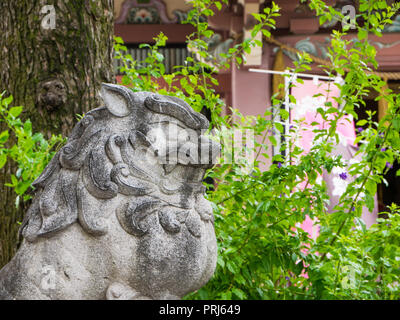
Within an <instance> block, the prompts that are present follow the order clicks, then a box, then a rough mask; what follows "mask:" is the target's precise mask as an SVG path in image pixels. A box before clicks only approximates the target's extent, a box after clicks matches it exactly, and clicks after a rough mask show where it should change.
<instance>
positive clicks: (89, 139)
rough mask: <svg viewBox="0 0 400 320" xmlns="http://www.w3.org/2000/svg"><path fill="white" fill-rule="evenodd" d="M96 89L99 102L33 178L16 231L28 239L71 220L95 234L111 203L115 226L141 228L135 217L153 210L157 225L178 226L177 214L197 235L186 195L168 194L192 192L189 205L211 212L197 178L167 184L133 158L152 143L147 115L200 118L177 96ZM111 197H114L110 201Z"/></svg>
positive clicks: (191, 122) (136, 231)
mask: <svg viewBox="0 0 400 320" xmlns="http://www.w3.org/2000/svg"><path fill="white" fill-rule="evenodd" d="M102 97H103V100H104V102H105V106H104V107H101V108H98V109H94V110H92V111H90V112H88V113H87V114H86V115H85V117H84V118H83V119H82V120H81V121H80V122H79V123H78V124H77V125H76V126H75V127H74V129H73V131H72V133H71V135H70V137H69V140H68V143H67V144H66V145H65V146H64V147H63V148H62V149H61V150H60V151H59V152H58V153H57V154H56V155H55V156H54V158H53V159H52V160H51V161H50V163H49V164H48V166H47V167H46V168H45V170H44V171H43V172H42V174H41V175H40V176H39V177H38V178H37V179H36V181H35V182H34V183H33V185H34V187H35V188H36V191H35V198H34V200H33V203H32V205H31V207H30V208H29V210H28V212H27V213H26V216H25V217H24V221H23V223H22V226H21V230H20V232H21V233H22V235H23V236H24V237H25V238H26V239H27V240H28V241H34V240H35V239H36V238H37V237H42V236H50V235H52V234H53V233H55V232H57V231H60V230H63V229H65V228H67V227H68V226H69V225H71V224H73V223H75V222H79V224H80V225H81V226H82V228H83V229H84V230H85V231H86V232H88V233H90V234H92V235H96V236H99V235H103V234H105V233H106V232H107V212H108V211H110V210H107V208H109V207H110V206H113V211H114V212H115V213H116V214H117V217H118V220H119V221H120V223H121V226H122V227H123V229H124V230H125V231H126V232H128V233H130V234H132V235H135V236H143V235H144V234H146V232H147V229H146V226H145V225H143V224H142V223H141V221H142V220H143V219H144V218H145V217H146V216H147V215H149V214H152V213H153V212H155V211H156V210H157V212H158V213H159V222H160V224H161V225H162V226H163V228H164V229H165V230H167V231H169V232H172V233H176V232H179V229H180V224H181V223H182V222H185V223H186V225H187V226H188V229H189V230H190V232H191V233H192V234H193V235H194V236H198V231H197V230H195V229H196V228H195V227H191V226H194V225H196V224H195V223H192V222H191V221H190V219H194V218H190V219H189V218H188V217H187V216H188V210H187V209H188V207H187V203H191V201H184V198H179V199H178V200H176V198H177V197H176V194H177V193H183V195H184V197H186V198H187V197H193V198H194V199H195V201H194V203H195V208H190V209H193V210H195V211H196V212H197V213H198V216H199V217H200V218H201V219H203V220H207V221H208V220H212V214H211V215H210V212H212V210H210V209H211V208H210V204H209V203H208V202H207V201H206V200H205V199H204V197H203V196H202V195H203V193H204V191H205V189H204V187H203V186H202V185H201V183H190V182H182V183H180V184H178V186H177V188H175V189H171V188H167V187H166V185H165V183H164V182H163V180H162V177H160V175H159V174H158V173H157V172H152V171H149V170H145V169H143V168H142V167H141V166H140V165H137V160H136V159H140V158H141V157H142V155H141V152H143V150H144V149H143V148H148V149H150V150H151V148H152V145H151V141H148V139H147V137H146V135H147V132H148V131H149V124H150V123H154V122H157V121H162V120H163V119H176V120H179V121H180V122H181V123H183V124H184V125H186V126H187V127H188V128H191V129H193V130H201V129H207V128H208V126H209V123H208V121H207V119H206V118H205V117H204V116H202V115H201V114H199V113H196V112H194V111H193V110H192V109H191V108H190V106H189V105H188V104H186V103H185V102H184V101H182V100H180V99H177V98H174V97H167V96H161V95H157V94H153V93H149V92H138V93H133V92H132V91H130V90H129V89H127V88H124V87H122V86H117V85H110V84H104V85H103V88H102ZM138 119H141V121H138ZM142 119H145V121H143V120H142ZM160 168H161V166H160ZM196 170H201V169H196ZM118 197H119V198H118ZM116 198H118V201H114V202H112V200H113V199H116ZM192 202H193V201H192ZM183 209H186V210H183ZM196 216H197V215H196Z"/></svg>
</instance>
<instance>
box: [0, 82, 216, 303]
mask: <svg viewBox="0 0 400 320" xmlns="http://www.w3.org/2000/svg"><path fill="white" fill-rule="evenodd" d="M101 96H102V98H103V100H104V102H105V106H104V107H100V108H97V109H94V110H92V111H90V112H88V113H87V114H85V116H84V117H83V119H81V121H80V122H79V123H78V124H77V125H76V126H75V128H74V129H73V131H72V133H71V135H70V137H69V139H68V143H67V144H66V145H65V146H64V147H63V148H62V149H61V150H60V151H59V152H58V153H57V154H56V155H55V156H54V158H53V159H52V160H51V162H50V163H49V164H48V166H47V167H46V168H45V170H44V171H43V172H42V174H41V175H40V176H39V177H38V178H37V179H36V181H35V182H34V184H33V185H34V187H35V198H34V200H33V203H32V205H31V207H30V208H29V210H28V211H27V213H26V215H25V217H24V220H23V221H22V225H21V230H20V232H21V234H22V236H23V238H24V239H23V242H22V244H21V247H20V248H19V250H18V252H17V253H16V255H15V256H14V257H13V259H12V260H11V261H10V262H9V263H8V264H7V265H6V266H5V267H4V268H3V269H2V270H1V271H0V299H7V300H8V299H10V300H11V299H80V300H81V299H85V300H86V299H110V300H118V299H121V300H136V299H180V298H182V297H183V296H184V295H186V294H187V293H190V292H193V291H195V290H197V289H199V288H201V287H202V286H203V285H204V284H206V283H207V281H208V280H209V279H210V278H211V276H212V275H213V273H214V270H215V267H216V260H217V243H216V238H215V232H214V217H213V210H212V206H211V204H210V203H209V201H207V200H206V199H205V198H204V194H205V187H204V185H203V183H202V180H203V178H204V174H205V171H206V169H207V168H210V167H212V166H213V163H214V161H215V159H216V158H217V157H218V155H219V152H220V145H219V143H217V142H215V141H213V140H212V139H210V138H209V137H207V136H206V135H203V134H202V132H203V133H204V131H205V130H206V129H208V127H209V122H208V120H207V119H206V117H204V116H203V115H202V114H200V113H197V112H195V111H193V109H192V108H191V107H190V106H189V105H188V104H187V103H186V102H184V101H183V100H181V99H178V98H175V97H170V96H164V95H159V94H155V93H150V92H136V93H134V92H133V91H131V90H130V89H128V88H125V87H123V86H119V85H113V84H103V85H102V89H101ZM188 150H189V151H191V152H188ZM199 154H201V159H197V160H201V161H195V160H196V157H197V158H198V155H199Z"/></svg>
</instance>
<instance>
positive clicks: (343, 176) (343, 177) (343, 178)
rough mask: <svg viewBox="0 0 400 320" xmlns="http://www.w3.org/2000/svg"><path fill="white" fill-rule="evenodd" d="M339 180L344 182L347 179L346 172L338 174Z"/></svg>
mask: <svg viewBox="0 0 400 320" xmlns="http://www.w3.org/2000/svg"><path fill="white" fill-rule="evenodd" d="M339 177H340V179H342V180H346V179H347V172H342V173H340V174H339Z"/></svg>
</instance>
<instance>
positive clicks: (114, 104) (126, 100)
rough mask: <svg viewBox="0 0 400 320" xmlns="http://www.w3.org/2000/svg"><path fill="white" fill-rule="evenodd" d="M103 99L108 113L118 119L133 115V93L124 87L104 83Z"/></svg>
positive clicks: (102, 87) (102, 86) (102, 88)
mask: <svg viewBox="0 0 400 320" xmlns="http://www.w3.org/2000/svg"><path fill="white" fill-rule="evenodd" d="M101 97H102V98H103V100H104V102H105V104H106V107H107V109H108V111H110V112H111V113H112V114H113V115H114V116H116V117H125V116H127V115H128V114H130V113H131V107H132V106H133V99H132V95H131V92H130V90H129V89H128V88H125V87H124V86H119V85H115V84H109V83H102V85H101Z"/></svg>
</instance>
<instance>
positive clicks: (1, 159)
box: [0, 153, 7, 169]
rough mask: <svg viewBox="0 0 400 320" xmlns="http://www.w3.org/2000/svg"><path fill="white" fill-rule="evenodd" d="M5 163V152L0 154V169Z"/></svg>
mask: <svg viewBox="0 0 400 320" xmlns="http://www.w3.org/2000/svg"><path fill="white" fill-rule="evenodd" d="M6 163H7V155H6V154H4V153H3V154H0V169H1V168H3V167H4V166H5V164H6Z"/></svg>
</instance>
